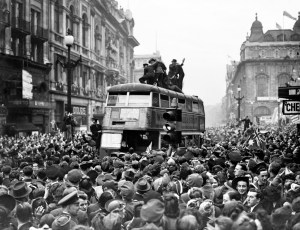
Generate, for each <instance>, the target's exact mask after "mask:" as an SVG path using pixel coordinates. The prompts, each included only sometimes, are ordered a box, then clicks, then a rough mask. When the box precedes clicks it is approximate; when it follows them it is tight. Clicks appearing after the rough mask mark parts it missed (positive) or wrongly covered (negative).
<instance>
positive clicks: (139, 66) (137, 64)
mask: <svg viewBox="0 0 300 230" xmlns="http://www.w3.org/2000/svg"><path fill="white" fill-rule="evenodd" d="M151 58H154V59H156V60H157V61H162V59H161V55H160V52H159V51H156V52H155V53H153V54H144V55H134V72H133V78H132V81H130V82H132V83H139V82H140V81H139V78H141V77H142V76H143V75H144V68H143V64H145V63H147V64H148V62H149V60H150V59H151Z"/></svg>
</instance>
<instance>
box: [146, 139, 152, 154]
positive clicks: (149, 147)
mask: <svg viewBox="0 0 300 230" xmlns="http://www.w3.org/2000/svg"><path fill="white" fill-rule="evenodd" d="M151 150H152V141H151V143H150V145H149V146H148V147H147V149H146V153H147V154H150V152H151Z"/></svg>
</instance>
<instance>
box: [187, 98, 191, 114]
mask: <svg viewBox="0 0 300 230" xmlns="http://www.w3.org/2000/svg"><path fill="white" fill-rule="evenodd" d="M186 109H187V111H188V112H192V101H191V100H186Z"/></svg>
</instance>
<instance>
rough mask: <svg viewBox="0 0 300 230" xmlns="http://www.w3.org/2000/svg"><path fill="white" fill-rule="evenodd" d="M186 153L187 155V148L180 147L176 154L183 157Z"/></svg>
mask: <svg viewBox="0 0 300 230" xmlns="http://www.w3.org/2000/svg"><path fill="white" fill-rule="evenodd" d="M185 153H186V148H185V147H179V148H177V150H176V154H177V155H178V156H183V155H184V154H185Z"/></svg>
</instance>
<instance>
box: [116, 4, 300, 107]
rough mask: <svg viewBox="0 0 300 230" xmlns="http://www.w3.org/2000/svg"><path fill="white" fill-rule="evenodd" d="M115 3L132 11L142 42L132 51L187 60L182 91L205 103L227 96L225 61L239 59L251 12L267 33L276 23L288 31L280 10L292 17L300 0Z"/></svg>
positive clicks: (289, 25) (166, 59)
mask: <svg viewBox="0 0 300 230" xmlns="http://www.w3.org/2000/svg"><path fill="white" fill-rule="evenodd" d="M117 1H118V3H119V6H122V7H123V8H124V10H126V9H130V10H131V12H132V16H133V18H134V21H135V27H134V36H135V38H136V39H137V40H138V41H139V43H140V45H139V46H138V47H136V48H135V51H134V52H135V54H151V53H153V52H155V51H156V49H157V50H158V51H159V52H160V53H161V56H162V59H163V61H164V63H165V64H167V65H169V64H170V62H171V60H172V59H173V58H175V59H177V60H178V62H181V60H182V59H183V58H185V59H186V60H185V64H184V71H185V78H184V86H183V91H184V93H186V94H189V95H198V96H199V97H200V98H202V99H203V101H204V103H205V104H206V105H212V104H216V103H219V102H221V99H222V97H223V96H224V95H225V75H226V64H228V63H230V60H237V61H239V60H240V58H239V53H240V47H241V45H242V43H243V42H244V41H245V39H246V35H247V33H248V34H249V35H250V28H251V25H252V23H253V22H254V20H255V13H257V14H258V20H259V21H260V22H261V23H262V25H263V31H264V32H266V31H267V30H271V29H276V23H278V24H279V25H281V26H282V27H283V26H284V28H285V29H292V28H293V25H294V23H295V21H294V20H291V19H289V18H287V17H284V19H283V11H284V10H285V11H287V12H288V13H290V14H291V15H292V16H293V17H295V18H298V11H300V1H299V0H117ZM283 20H284V21H283ZM283 24H284V25H283Z"/></svg>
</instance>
